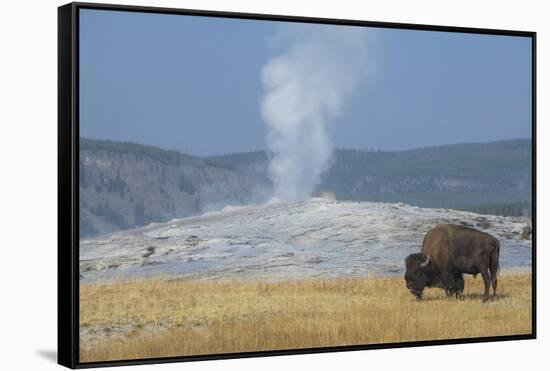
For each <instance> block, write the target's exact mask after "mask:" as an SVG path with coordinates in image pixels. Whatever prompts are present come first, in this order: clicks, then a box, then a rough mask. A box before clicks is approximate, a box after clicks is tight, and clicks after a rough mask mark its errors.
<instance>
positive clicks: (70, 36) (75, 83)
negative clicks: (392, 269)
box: [58, 2, 537, 368]
mask: <svg viewBox="0 0 550 371" xmlns="http://www.w3.org/2000/svg"><path fill="white" fill-rule="evenodd" d="M81 9H96V10H111V11H125V12H141V13H156V14H172V15H193V16H206V17H222V18H238V19H243V20H245V19H252V20H270V21H286V22H301V23H318V24H333V25H352V26H369V27H379V28H397V29H408V30H425V31H435V32H437V31H444V32H457V33H474V34H490V35H507V36H522V37H527V38H530V39H531V43H532V44H531V45H532V169H531V174H532V226H533V229H532V261H533V264H532V333H531V334H526V335H514V336H490V337H478V338H463V339H447V340H428V341H414V342H402V343H387V344H370V345H369V344H365V345H353V346H335V347H325V348H311V349H289V350H274V351H258V352H247V353H230V354H213V355H201V356H181V357H169V358H148V359H128V360H117V361H101V362H86V363H82V362H80V361H79V347H78V342H79V212H78V207H79V171H78V166H79V11H80V10H81ZM536 93H537V89H536V32H531V31H512V30H497V29H484V28H466V27H448V26H435V25H422V24H405V23H387V22H373V21H363V20H348V19H329V18H313V17H297V16H283V15H270V14H252V13H233V12H222V11H202V10H190V9H170V8H157V7H144V6H128V5H110V4H96V3H79V2H76V3H70V4H67V5H63V6H61V7H59V8H58V363H59V364H61V365H63V366H66V367H69V368H88V367H100V366H122V365H137V364H154V363H167V362H183V361H200V360H214V359H231V358H244V357H265V356H279V355H289V354H307V353H322V352H341V351H353V350H368V349H382V348H401V347H418V346H430V345H446V344H462V343H479V342H496V341H507V340H526V339H535V338H536V324H537V311H536V307H537V305H536V276H537V274H536V272H537V264H536V230H537V229H536V225H537V224H536V216H537V209H536V100H537V99H536Z"/></svg>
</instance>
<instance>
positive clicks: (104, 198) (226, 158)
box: [80, 138, 532, 237]
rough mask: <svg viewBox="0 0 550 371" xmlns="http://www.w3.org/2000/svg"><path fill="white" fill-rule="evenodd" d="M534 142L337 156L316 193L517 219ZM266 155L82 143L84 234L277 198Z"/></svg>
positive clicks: (527, 191)
mask: <svg viewBox="0 0 550 371" xmlns="http://www.w3.org/2000/svg"><path fill="white" fill-rule="evenodd" d="M531 151H532V148H531V140H530V139H518V140H509V141H500V142H491V143H475V144H455V145H448V146H440V147H429V148H422V149H416V150H409V151H392V152H385V151H359V150H345V149H339V150H336V151H335V153H334V158H333V161H332V166H331V167H330V169H329V170H328V171H327V172H326V173H325V174H324V176H323V181H322V184H321V185H320V186H319V187H318V188H319V189H318V190H319V191H329V192H333V193H334V194H335V196H336V198H337V199H341V200H355V201H383V202H404V203H409V204H413V205H417V206H423V207H443V208H456V209H467V210H473V211H477V212H481V213H491V214H502V215H520V214H529V213H530V210H531V204H530V200H531ZM268 157H269V155H268V154H267V153H265V152H261V151H257V152H247V153H234V154H227V155H223V156H212V157H196V156H191V155H187V154H182V153H179V152H176V151H166V150H163V149H160V148H157V147H152V146H145V145H140V144H134V143H123V142H113V141H106V140H92V139H86V138H81V140H80V182H81V184H80V196H81V198H80V217H81V219H80V226H81V228H80V230H81V236H82V237H86V236H93V235H97V234H103V233H108V232H111V231H115V230H120V229H127V228H132V227H136V226H141V225H145V224H148V223H150V222H160V221H166V220H169V219H172V218H176V217H184V216H190V215H195V214H197V213H201V212H204V211H208V210H213V209H218V208H221V207H223V206H225V205H228V204H233V205H234V204H243V203H250V202H262V201H264V200H266V199H267V198H269V197H270V195H271V182H270V180H269V176H268V170H267V169H268Z"/></svg>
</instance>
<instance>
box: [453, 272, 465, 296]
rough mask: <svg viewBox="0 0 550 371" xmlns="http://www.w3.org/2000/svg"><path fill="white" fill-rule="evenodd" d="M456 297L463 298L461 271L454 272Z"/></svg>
mask: <svg viewBox="0 0 550 371" xmlns="http://www.w3.org/2000/svg"><path fill="white" fill-rule="evenodd" d="M455 289H456V298H457V299H459V300H464V277H463V276H462V273H457V274H455Z"/></svg>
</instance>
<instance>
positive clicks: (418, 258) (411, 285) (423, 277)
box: [405, 254, 434, 299]
mask: <svg viewBox="0 0 550 371" xmlns="http://www.w3.org/2000/svg"><path fill="white" fill-rule="evenodd" d="M405 268H406V270H405V282H406V285H407V288H408V289H409V291H410V292H411V293H412V294H413V295H414V296H416V298H417V299H420V298H421V297H422V292H423V291H424V288H425V287H427V286H430V285H431V284H432V281H433V278H434V272H433V269H432V266H431V263H430V258H429V257H426V256H424V255H422V254H411V255H409V256H407V258H406V259H405Z"/></svg>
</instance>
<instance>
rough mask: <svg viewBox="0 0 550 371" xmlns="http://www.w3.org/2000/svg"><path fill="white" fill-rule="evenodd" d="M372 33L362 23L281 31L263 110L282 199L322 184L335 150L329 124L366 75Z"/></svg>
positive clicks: (267, 71) (266, 76)
mask: <svg viewBox="0 0 550 371" xmlns="http://www.w3.org/2000/svg"><path fill="white" fill-rule="evenodd" d="M366 37H367V31H366V30H365V29H364V28H358V27H341V26H313V25H302V26H297V25H294V26H288V28H285V29H281V30H279V32H278V34H277V37H276V39H275V40H276V42H277V46H280V47H282V48H281V51H280V53H279V54H278V55H276V56H275V57H274V58H272V59H271V60H270V61H268V63H267V64H266V65H264V66H263V68H262V70H261V78H262V82H263V85H264V91H265V94H264V96H263V98H262V101H261V112H262V117H263V120H264V121H265V123H266V124H267V129H268V132H267V144H268V147H269V149H270V151H271V152H272V153H273V158H272V159H271V162H270V164H269V171H270V176H271V180H272V181H273V184H274V196H275V197H276V198H277V199H280V200H282V201H285V202H295V201H302V200H305V199H307V198H309V197H310V196H311V193H312V192H313V190H314V189H315V186H317V185H318V184H319V183H320V181H321V175H322V174H323V172H324V171H325V170H327V168H328V166H329V163H330V159H331V155H332V151H333V144H332V142H331V140H330V138H329V134H328V127H329V125H331V124H332V123H333V122H334V121H335V120H336V119H337V118H338V117H339V116H340V115H341V114H342V112H343V108H344V105H345V103H346V100H348V99H349V97H350V96H351V95H352V94H353V92H354V91H355V90H356V88H357V85H358V84H359V82H360V81H361V80H362V78H364V77H365V74H366V62H367V39H366Z"/></svg>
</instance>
